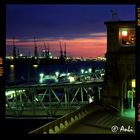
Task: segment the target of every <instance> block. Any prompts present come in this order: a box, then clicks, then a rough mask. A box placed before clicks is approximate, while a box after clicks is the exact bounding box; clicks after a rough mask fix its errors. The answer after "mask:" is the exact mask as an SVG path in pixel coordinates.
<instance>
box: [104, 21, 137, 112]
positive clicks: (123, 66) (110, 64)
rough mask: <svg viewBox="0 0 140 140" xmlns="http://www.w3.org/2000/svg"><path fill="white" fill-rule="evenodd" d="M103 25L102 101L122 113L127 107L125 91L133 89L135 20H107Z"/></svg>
mask: <svg viewBox="0 0 140 140" xmlns="http://www.w3.org/2000/svg"><path fill="white" fill-rule="evenodd" d="M105 25H106V27H107V52H106V54H105V56H106V60H107V62H106V74H105V79H104V83H105V87H104V93H103V96H102V101H103V104H104V105H106V106H110V107H111V106H113V107H115V108H117V109H118V110H119V111H120V112H121V113H122V112H123V109H124V108H127V103H126V102H127V91H128V90H129V89H131V90H135V86H134V85H133V86H132V82H134V81H135V56H136V55H135V22H134V21H109V22H105ZM133 98H135V97H134V96H133Z"/></svg>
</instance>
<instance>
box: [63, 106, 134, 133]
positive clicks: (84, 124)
mask: <svg viewBox="0 0 140 140" xmlns="http://www.w3.org/2000/svg"><path fill="white" fill-rule="evenodd" d="M63 133H64V134H134V133H135V110H134V109H133V110H124V112H123V114H122V115H121V116H120V117H118V116H116V115H114V114H112V112H111V111H107V110H98V111H96V112H93V113H92V114H90V115H89V116H87V117H86V118H84V119H82V120H81V121H79V122H77V123H75V124H74V125H72V126H71V127H70V128H69V129H67V130H66V131H64V132H63Z"/></svg>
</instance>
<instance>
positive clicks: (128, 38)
mask: <svg viewBox="0 0 140 140" xmlns="http://www.w3.org/2000/svg"><path fill="white" fill-rule="evenodd" d="M119 40H120V45H121V46H122V47H129V46H135V29H134V28H120V29H119Z"/></svg>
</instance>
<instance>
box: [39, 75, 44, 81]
mask: <svg viewBox="0 0 140 140" xmlns="http://www.w3.org/2000/svg"><path fill="white" fill-rule="evenodd" d="M39 76H40V79H39V83H43V76H44V73H40V74H39Z"/></svg>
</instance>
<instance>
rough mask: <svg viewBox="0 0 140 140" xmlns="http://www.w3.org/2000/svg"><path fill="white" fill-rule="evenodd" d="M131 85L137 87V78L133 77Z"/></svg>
mask: <svg viewBox="0 0 140 140" xmlns="http://www.w3.org/2000/svg"><path fill="white" fill-rule="evenodd" d="M131 86H132V88H135V87H136V80H135V79H132V81H131Z"/></svg>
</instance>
